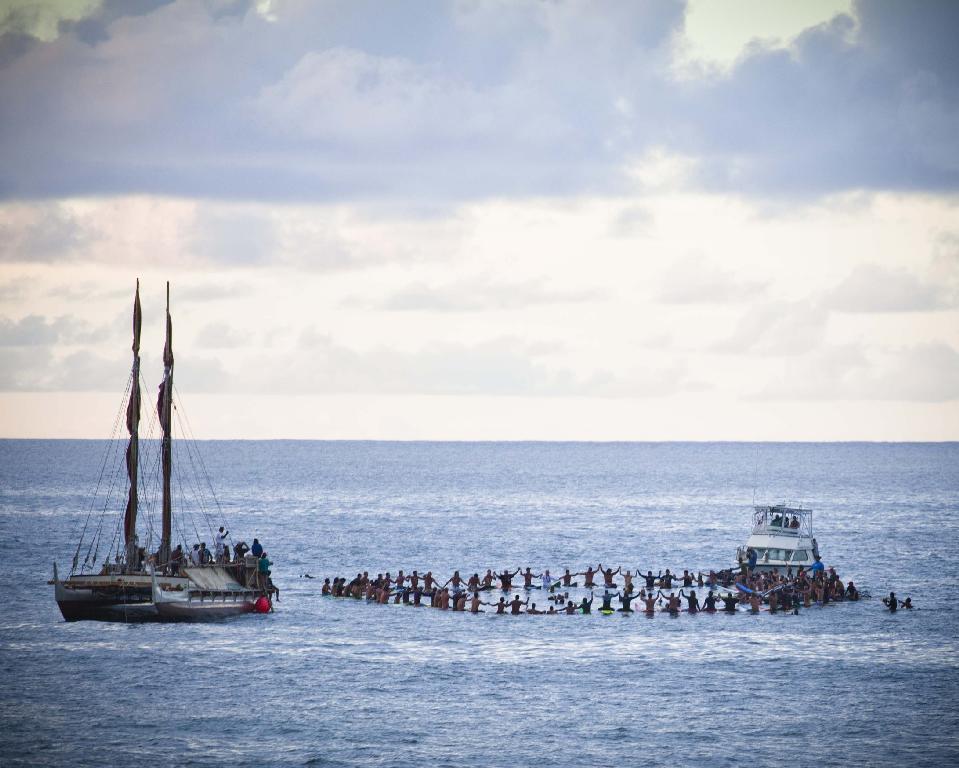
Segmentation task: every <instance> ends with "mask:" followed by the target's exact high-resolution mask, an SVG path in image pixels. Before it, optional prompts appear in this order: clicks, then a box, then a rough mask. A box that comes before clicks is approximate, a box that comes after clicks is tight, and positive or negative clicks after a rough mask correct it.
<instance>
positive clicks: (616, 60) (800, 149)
mask: <svg viewBox="0 0 959 768" xmlns="http://www.w3.org/2000/svg"><path fill="white" fill-rule="evenodd" d="M599 5H600V7H597V4H596V3H579V2H569V3H536V2H530V3H516V4H509V5H508V6H503V5H501V4H484V3H477V4H457V3H435V4H430V3H413V4H410V3H387V4H383V3H367V2H354V3H348V4H333V5H328V4H319V3H303V4H290V5H282V6H279V9H278V11H277V12H276V18H275V19H272V20H270V19H267V18H265V17H264V15H263V14H262V13H259V12H257V10H256V9H255V8H254V7H252V6H251V5H250V4H244V3H211V4H201V3H187V2H181V3H171V4H165V3H161V2H155V1H154V0H144V1H138V2H134V3H128V2H119V1H116V2H106V3H104V4H103V6H102V7H101V8H100V9H99V10H98V11H97V12H96V13H94V14H93V15H91V16H89V17H87V18H85V19H83V20H80V21H77V22H64V23H63V24H62V25H61V32H62V34H61V35H60V37H59V38H57V39H56V40H54V41H51V42H49V43H41V44H32V43H31V44H29V45H27V44H25V43H24V42H23V41H19V42H18V41H16V40H12V41H8V42H7V45H8V47H9V50H11V51H14V54H13V55H10V56H8V57H7V58H8V62H7V64H6V66H4V67H3V68H2V69H0V100H2V103H3V104H4V120H3V121H2V122H0V167H2V168H3V172H2V174H0V197H4V198H7V199H10V198H23V197H36V198H42V197H62V196H69V195H96V194H115V193H152V194H160V195H164V194H169V195H178V196H196V197H218V198H235V199H245V200H270V201H288V200H310V201H324V200H331V199H337V200H342V199H346V198H354V199H355V198H363V199H384V200H390V199H393V200H423V201H429V200H439V201H449V200H463V199H468V198H476V197H486V196H516V195H528V194H538V195H552V196H555V195H572V194H582V193H597V192H598V193H606V192H616V191H621V190H623V189H626V188H628V187H629V186H630V185H631V184H632V183H633V182H632V181H631V179H630V177H629V176H628V174H627V173H626V169H627V168H628V167H629V166H630V165H631V164H632V163H634V162H635V161H636V159H637V158H640V157H642V156H644V155H645V154H646V153H647V152H648V151H649V150H650V149H651V148H659V149H663V150H665V151H667V152H674V153H679V154H683V155H687V156H689V157H691V158H692V159H693V160H694V161H696V163H695V174H694V176H693V178H694V179H695V180H696V182H697V183H698V184H700V185H702V186H705V187H707V188H712V189H720V190H732V191H736V192H741V193H746V194H756V195H764V196H769V195H772V196H793V195H818V194H820V193H826V192H832V191H837V190H848V189H858V188H867V189H896V190H933V191H942V190H947V191H950V192H953V191H955V190H956V189H957V187H959V148H957V143H956V141H955V138H954V137H955V135H956V134H957V133H959V107H957V105H959V96H957V91H959V75H957V70H959V66H957V63H956V61H957V54H956V49H957V46H955V44H954V39H953V38H954V31H955V29H957V28H959V4H956V3H953V2H926V3H922V4H918V5H917V4H903V3H894V2H884V1H880V0H868V1H867V0H863V1H862V2H860V3H858V4H857V5H856V7H855V15H856V19H853V18H850V17H845V16H841V17H838V18H836V19H834V20H833V21H831V22H830V23H828V24H824V25H821V26H819V27H816V28H813V29H810V30H807V31H806V32H805V33H804V34H803V35H801V36H800V38H799V39H798V40H797V41H796V43H795V45H794V46H793V47H792V48H791V49H789V50H771V49H766V48H763V47H762V46H761V45H755V46H753V47H752V48H751V49H750V50H749V51H748V52H747V53H746V54H745V55H744V56H743V57H742V58H741V60H740V61H739V62H738V63H737V65H736V66H735V67H734V68H733V69H732V70H731V72H729V73H726V74H721V73H715V72H710V73H708V74H705V75H704V76H703V77H700V78H691V79H688V80H687V79H684V80H676V79H675V77H674V74H673V73H674V69H673V64H674V62H673V59H672V47H671V46H672V42H673V41H674V40H675V39H676V37H677V35H678V34H680V33H681V31H682V26H683V20H684V10H685V9H684V4H683V3H682V2H648V3H615V2H609V3H602V4H599ZM186 30H188V31H189V34H186V33H185V31H186ZM3 50H7V49H6V48H4V47H3V46H0V51H3ZM259 237H261V238H263V237H268V235H265V234H263V233H262V232H261V233H260V235H259ZM255 242H256V238H254V244H255ZM256 253H257V251H256V248H255V247H253V246H251V247H250V250H249V251H248V252H247V253H245V255H244V258H247V259H255V258H256Z"/></svg>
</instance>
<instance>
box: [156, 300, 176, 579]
mask: <svg viewBox="0 0 959 768" xmlns="http://www.w3.org/2000/svg"><path fill="white" fill-rule="evenodd" d="M157 411H158V414H159V417H160V429H161V430H162V431H163V444H162V455H163V528H162V531H161V534H160V553H159V554H160V557H159V560H160V563H161V564H162V563H167V562H169V560H170V528H171V520H172V512H171V505H170V473H171V471H172V469H173V444H172V437H173V430H172V425H173V321H172V320H171V319H170V283H169V282H168V283H167V284H166V343H165V344H164V345H163V382H162V383H161V384H160V396H159V397H158V398H157Z"/></svg>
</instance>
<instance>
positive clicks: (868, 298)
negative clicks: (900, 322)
mask: <svg viewBox="0 0 959 768" xmlns="http://www.w3.org/2000/svg"><path fill="white" fill-rule="evenodd" d="M957 300H959V295H957V293H956V289H955V286H954V285H949V284H945V283H939V284H932V283H927V282H923V281H922V280H920V279H919V278H918V277H916V276H915V275H914V274H912V273H910V272H907V271H906V270H904V269H887V268H884V267H880V266H878V265H876V264H860V265H859V266H857V267H856V268H855V269H853V271H852V272H851V273H850V274H849V275H848V276H847V277H846V278H845V279H844V280H843V281H842V282H841V283H839V285H837V286H836V288H835V289H833V290H832V291H831V292H830V293H829V294H828V295H827V296H826V298H825V300H824V305H825V306H826V307H827V308H829V309H832V310H836V311H839V312H930V311H934V310H938V309H948V308H951V307H955V306H957V305H959V301H957Z"/></svg>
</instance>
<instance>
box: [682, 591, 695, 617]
mask: <svg viewBox="0 0 959 768" xmlns="http://www.w3.org/2000/svg"><path fill="white" fill-rule="evenodd" d="M679 596H680V597H681V598H683V599H684V600H685V601H686V606H687V607H686V611H687V612H688V613H699V610H700V606H699V599H698V598H697V597H696V590H695V589H693V590H691V591H690V593H689V594H688V595H687V594H685V593H684V592H683V590H679Z"/></svg>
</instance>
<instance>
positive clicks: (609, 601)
mask: <svg viewBox="0 0 959 768" xmlns="http://www.w3.org/2000/svg"><path fill="white" fill-rule="evenodd" d="M619 594H620V593H619V592H610V591H609V590H606V591H605V592H603V605H602V607H601V608H600V610H601V611H612V610H613V598H614V597H619Z"/></svg>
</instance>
